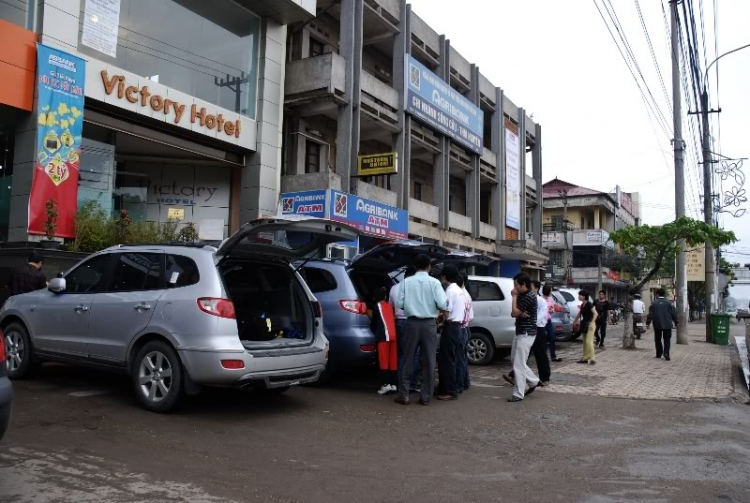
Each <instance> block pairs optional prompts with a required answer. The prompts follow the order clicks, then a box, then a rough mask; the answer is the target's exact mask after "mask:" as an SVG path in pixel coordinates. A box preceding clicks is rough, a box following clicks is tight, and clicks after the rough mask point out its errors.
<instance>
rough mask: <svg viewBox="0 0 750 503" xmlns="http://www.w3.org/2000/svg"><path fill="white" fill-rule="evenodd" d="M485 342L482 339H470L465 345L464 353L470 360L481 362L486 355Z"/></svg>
mask: <svg viewBox="0 0 750 503" xmlns="http://www.w3.org/2000/svg"><path fill="white" fill-rule="evenodd" d="M487 351H488V349H487V344H485V342H484V341H483V340H482V339H470V340H469V343H468V344H467V345H466V355H467V357H468V359H469V361H470V362H472V363H477V362H481V361H482V360H484V359H485V357H486V356H487Z"/></svg>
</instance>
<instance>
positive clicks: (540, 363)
mask: <svg viewBox="0 0 750 503" xmlns="http://www.w3.org/2000/svg"><path fill="white" fill-rule="evenodd" d="M541 286H542V284H541V283H540V282H538V281H532V282H531V291H532V292H533V293H534V295H535V296H536V303H537V307H536V336H535V337H534V344H533V345H532V346H531V353H533V355H534V360H536V370H537V372H539V386H540V387H544V386H547V385H548V384H549V380H550V375H551V370H550V366H549V358H547V323H549V322H550V318H551V317H550V313H549V307H548V305H547V301H546V300H544V298H543V297H542V296H541V295H539V288H541ZM509 375H510V377H511V378H512V379H514V380H515V377H516V373H515V369H514V370H511V371H510V374H509ZM514 384H515V383H514Z"/></svg>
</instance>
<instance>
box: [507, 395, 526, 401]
mask: <svg viewBox="0 0 750 503" xmlns="http://www.w3.org/2000/svg"><path fill="white" fill-rule="evenodd" d="M508 401H509V402H523V398H518V397H517V396H515V395H514V396H512V397H510V398H508Z"/></svg>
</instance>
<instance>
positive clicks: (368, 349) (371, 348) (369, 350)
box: [359, 344, 375, 353]
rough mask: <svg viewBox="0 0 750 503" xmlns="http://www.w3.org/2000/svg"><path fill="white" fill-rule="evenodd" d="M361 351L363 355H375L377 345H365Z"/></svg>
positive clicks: (361, 347)
mask: <svg viewBox="0 0 750 503" xmlns="http://www.w3.org/2000/svg"><path fill="white" fill-rule="evenodd" d="M359 349H360V350H361V351H362V352H363V353H374V352H375V345H374V344H365V345H363V346H360V347H359Z"/></svg>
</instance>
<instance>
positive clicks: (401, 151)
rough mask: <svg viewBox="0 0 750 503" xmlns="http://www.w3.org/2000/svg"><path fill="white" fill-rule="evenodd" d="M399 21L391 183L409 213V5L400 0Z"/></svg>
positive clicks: (394, 62) (396, 43) (395, 57)
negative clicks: (406, 104)
mask: <svg viewBox="0 0 750 503" xmlns="http://www.w3.org/2000/svg"><path fill="white" fill-rule="evenodd" d="M400 4H401V19H400V20H399V30H400V31H399V33H397V34H396V37H395V38H394V41H393V69H392V72H393V87H394V88H395V89H396V90H397V91H398V95H399V100H398V102H399V105H398V127H399V128H400V131H399V132H398V133H395V134H394V135H393V140H392V145H393V150H394V151H395V152H396V155H397V156H398V164H399V166H398V174H397V175H395V176H394V177H393V179H392V182H393V185H392V187H393V190H394V191H395V192H396V197H397V204H398V206H399V207H400V208H403V209H406V210H408V209H409V193H410V187H411V175H410V169H411V116H409V115H407V114H406V113H405V112H404V102H405V99H406V97H405V96H404V89H405V88H406V68H405V65H406V61H405V60H406V55H407V54H411V23H410V20H411V4H407V3H406V0H400Z"/></svg>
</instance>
